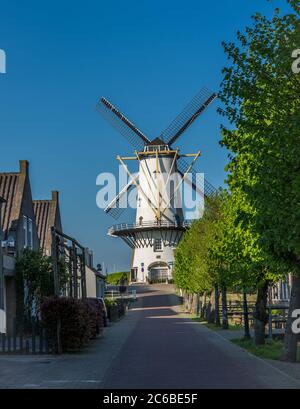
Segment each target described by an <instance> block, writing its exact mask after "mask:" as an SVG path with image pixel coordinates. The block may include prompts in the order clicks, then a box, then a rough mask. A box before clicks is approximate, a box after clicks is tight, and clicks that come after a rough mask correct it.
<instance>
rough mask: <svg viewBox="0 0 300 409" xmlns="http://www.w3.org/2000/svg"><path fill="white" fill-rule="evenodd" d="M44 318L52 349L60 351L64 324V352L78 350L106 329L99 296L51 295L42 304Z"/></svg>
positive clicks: (43, 322) (62, 342)
mask: <svg viewBox="0 0 300 409" xmlns="http://www.w3.org/2000/svg"><path fill="white" fill-rule="evenodd" d="M41 319H42V324H43V326H44V327H45V328H46V331H47V336H48V340H49V346H50V348H51V349H52V350H54V351H55V350H57V327H58V323H60V328H61V331H60V336H61V344H62V351H63V352H70V351H78V350H79V349H81V348H82V347H83V346H84V345H85V344H86V343H87V342H88V341H89V339H91V338H95V337H96V336H97V335H98V334H99V333H100V331H101V330H102V327H103V310H102V305H101V303H100V302H99V300H97V299H79V300H78V299H75V298H67V297H49V298H47V299H45V301H44V302H43V303H42V305H41Z"/></svg>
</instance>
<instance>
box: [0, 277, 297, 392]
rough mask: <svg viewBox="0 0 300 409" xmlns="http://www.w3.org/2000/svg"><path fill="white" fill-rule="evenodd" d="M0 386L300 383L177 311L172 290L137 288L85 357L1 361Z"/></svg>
mask: <svg viewBox="0 0 300 409" xmlns="http://www.w3.org/2000/svg"><path fill="white" fill-rule="evenodd" d="M0 373H1V378H0V387H1V388H13V387H18V388H113V389H115V388H180V389H184V388H275V389H278V388H300V380H298V381H297V380H295V379H293V378H291V377H290V376H289V375H287V374H286V373H284V372H282V371H281V370H279V369H277V368H276V367H275V366H273V365H272V366H271V365H270V364H269V363H268V362H265V361H262V360H261V359H259V358H256V357H253V356H251V355H249V354H248V353H246V352H244V351H243V350H241V349H240V348H238V347H237V346H235V345H233V344H231V343H230V342H229V341H227V340H225V339H224V338H222V337H221V336H220V335H219V334H218V333H215V332H212V331H210V330H208V329H207V328H206V327H204V326H203V325H201V324H199V323H195V322H193V321H191V320H190V319H188V318H186V317H184V316H183V315H181V314H180V308H179V306H178V299H177V297H176V296H175V295H173V294H172V287H171V286H164V285H161V286H149V287H146V288H144V287H140V288H139V301H138V302H137V303H135V304H134V306H133V308H132V309H131V311H130V312H129V313H128V314H127V316H126V317H125V318H124V319H122V320H121V321H120V322H118V323H117V324H114V325H113V326H111V327H109V328H107V329H106V331H105V333H104V336H103V337H102V338H101V339H98V340H95V341H93V342H92V343H91V346H90V347H89V348H88V349H87V350H86V351H84V352H83V353H80V354H76V355H64V356H62V357H33V358H32V357H0Z"/></svg>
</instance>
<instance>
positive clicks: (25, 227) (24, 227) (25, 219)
mask: <svg viewBox="0 0 300 409" xmlns="http://www.w3.org/2000/svg"><path fill="white" fill-rule="evenodd" d="M23 232H24V249H26V248H27V247H28V230H27V217H26V216H23Z"/></svg>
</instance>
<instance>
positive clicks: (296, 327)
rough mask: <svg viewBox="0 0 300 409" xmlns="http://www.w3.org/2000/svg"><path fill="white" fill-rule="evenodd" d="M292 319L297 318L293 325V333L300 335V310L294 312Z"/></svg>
mask: <svg viewBox="0 0 300 409" xmlns="http://www.w3.org/2000/svg"><path fill="white" fill-rule="evenodd" d="M292 318H296V319H295V320H294V321H293V323H292V331H293V333H294V334H300V309H298V310H294V311H293V312H292Z"/></svg>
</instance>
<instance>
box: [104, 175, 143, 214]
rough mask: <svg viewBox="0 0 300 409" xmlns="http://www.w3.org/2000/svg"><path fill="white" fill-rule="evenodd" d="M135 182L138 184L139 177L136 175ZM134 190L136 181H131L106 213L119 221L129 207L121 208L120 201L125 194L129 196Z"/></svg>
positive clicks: (107, 208) (106, 209)
mask: <svg viewBox="0 0 300 409" xmlns="http://www.w3.org/2000/svg"><path fill="white" fill-rule="evenodd" d="M134 180H135V182H137V183H138V180H139V175H138V174H136V175H134ZM133 189H136V187H135V184H134V181H133V180H130V181H129V182H128V183H127V185H126V186H124V187H123V189H122V190H121V191H120V192H119V193H118V194H117V196H116V197H115V198H114V199H113V200H112V201H111V202H110V203H109V205H108V206H107V207H106V208H105V209H104V211H105V213H107V214H110V215H111V216H112V217H113V218H114V219H116V220H118V219H119V218H120V217H121V215H122V214H123V213H124V211H125V210H127V207H125V208H124V207H120V200H121V199H122V197H123V196H124V195H125V194H127V195H128V194H129V193H130V192H131V191H132V190H133Z"/></svg>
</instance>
